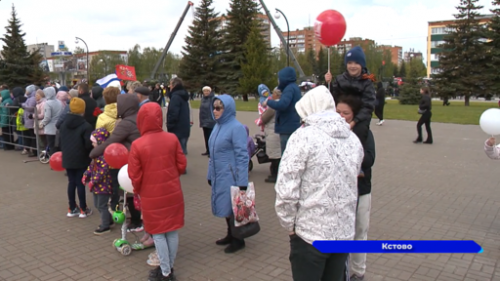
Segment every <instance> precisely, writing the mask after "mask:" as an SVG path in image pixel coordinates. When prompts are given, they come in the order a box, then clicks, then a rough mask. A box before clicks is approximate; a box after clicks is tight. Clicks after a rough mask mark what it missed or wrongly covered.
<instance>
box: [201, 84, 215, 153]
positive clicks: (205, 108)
mask: <svg viewBox="0 0 500 281" xmlns="http://www.w3.org/2000/svg"><path fill="white" fill-rule="evenodd" d="M214 96H215V95H214V93H213V92H212V89H211V88H210V87H208V86H205V87H203V97H202V98H201V104H200V127H201V128H202V129H203V136H204V137H205V149H206V150H205V152H204V153H202V154H201V155H203V156H208V157H210V151H209V149H208V139H209V138H210V135H211V134H212V130H213V128H214V126H215V120H214V118H213V117H212V110H211V109H210V107H211V106H212V103H213V101H214Z"/></svg>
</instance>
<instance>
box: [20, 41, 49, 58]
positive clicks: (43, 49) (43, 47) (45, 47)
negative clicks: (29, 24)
mask: <svg viewBox="0 0 500 281" xmlns="http://www.w3.org/2000/svg"><path fill="white" fill-rule="evenodd" d="M26 48H27V50H28V52H29V53H33V52H35V51H36V50H39V53H40V55H42V57H44V58H48V57H50V56H51V55H50V54H51V53H52V52H55V51H54V45H49V44H48V43H39V44H32V45H28V46H26Z"/></svg>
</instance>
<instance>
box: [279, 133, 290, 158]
mask: <svg viewBox="0 0 500 281" xmlns="http://www.w3.org/2000/svg"><path fill="white" fill-rule="evenodd" d="M290 136H291V134H280V145H281V156H283V153H285V148H286V143H287V142H288V139H289V138H290Z"/></svg>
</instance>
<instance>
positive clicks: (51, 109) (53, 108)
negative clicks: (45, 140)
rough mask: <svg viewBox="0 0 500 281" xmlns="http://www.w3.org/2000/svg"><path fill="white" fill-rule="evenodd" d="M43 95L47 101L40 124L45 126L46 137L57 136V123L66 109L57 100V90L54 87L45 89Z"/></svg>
mask: <svg viewBox="0 0 500 281" xmlns="http://www.w3.org/2000/svg"><path fill="white" fill-rule="evenodd" d="M43 93H44V94H45V98H46V99H47V101H46V102H45V107H44V117H43V120H42V121H41V122H40V124H41V125H42V126H43V131H44V133H45V134H46V135H56V131H57V129H56V123H57V120H58V119H59V116H60V115H61V113H62V111H63V109H64V107H63V104H62V103H61V102H60V101H58V100H57V99H56V90H55V89H54V88H53V87H47V88H45V89H43Z"/></svg>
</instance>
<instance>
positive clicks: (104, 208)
mask: <svg viewBox="0 0 500 281" xmlns="http://www.w3.org/2000/svg"><path fill="white" fill-rule="evenodd" d="M110 196H111V195H109V194H94V206H95V208H96V209H97V210H99V214H100V215H101V225H100V227H101V229H106V228H109V224H110V223H111V214H110V213H109V211H108V201H109V197H110Z"/></svg>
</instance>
